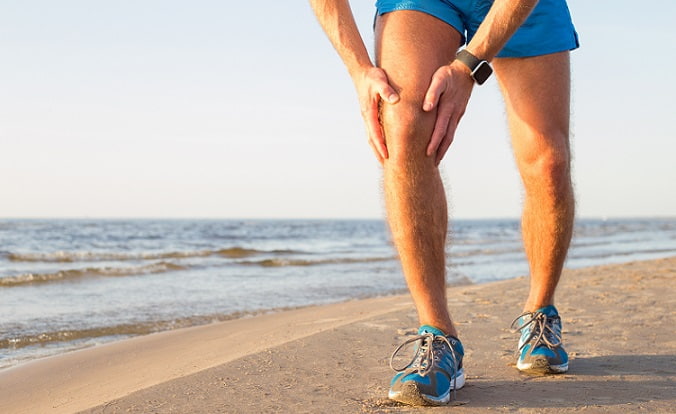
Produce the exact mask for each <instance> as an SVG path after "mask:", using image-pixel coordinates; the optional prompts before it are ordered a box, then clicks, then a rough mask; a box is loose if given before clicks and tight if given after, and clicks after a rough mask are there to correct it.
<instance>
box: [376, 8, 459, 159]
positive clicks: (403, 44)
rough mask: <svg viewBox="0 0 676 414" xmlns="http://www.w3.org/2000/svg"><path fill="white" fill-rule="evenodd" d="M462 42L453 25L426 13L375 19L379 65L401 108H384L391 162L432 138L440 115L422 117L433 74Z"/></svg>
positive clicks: (402, 13) (407, 12)
mask: <svg viewBox="0 0 676 414" xmlns="http://www.w3.org/2000/svg"><path fill="white" fill-rule="evenodd" d="M460 42H461V35H460V33H459V32H458V31H457V30H456V29H454V28H453V26H451V25H449V24H448V23H445V22H444V21H442V20H439V19H437V18H436V17H433V16H431V15H428V14H426V13H423V12H419V11H413V10H399V11H394V12H391V13H386V14H383V15H381V16H379V17H378V18H377V20H376V50H375V51H376V63H377V65H378V66H379V67H381V68H382V69H383V70H384V71H385V73H386V74H387V77H388V80H389V82H390V84H391V85H392V86H393V87H394V88H395V89H396V90H397V91H398V92H399V95H400V98H401V99H400V101H399V102H398V103H396V104H393V105H389V104H385V103H384V104H383V106H382V111H381V122H382V123H383V127H384V130H385V138H386V141H387V146H388V151H389V152H390V156H391V157H393V156H394V157H396V156H397V155H404V156H406V155H405V154H406V153H407V150H410V149H413V148H415V151H416V152H419V151H422V152H423V153H424V148H425V147H426V146H427V143H428V142H429V139H430V137H431V134H432V129H433V126H434V120H435V117H436V112H429V113H428V112H423V110H422V102H423V98H424V97H425V93H426V92H427V88H428V87H429V85H430V81H431V79H432V75H433V74H434V72H435V71H436V70H437V69H438V68H439V67H441V66H442V65H446V64H448V63H450V62H451V61H452V60H453V59H454V58H455V53H456V51H457V50H458V47H459V46H460Z"/></svg>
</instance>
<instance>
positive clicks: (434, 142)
mask: <svg viewBox="0 0 676 414" xmlns="http://www.w3.org/2000/svg"><path fill="white" fill-rule="evenodd" d="M450 120H451V113H450V110H448V109H446V108H445V107H440V108H439V111H438V112H437V119H436V120H435V122H434V129H433V130H432V137H431V138H430V143H429V144H428V145H427V152H426V153H427V156H428V157H430V156H432V155H434V154H436V153H437V150H438V148H439V144H441V142H442V140H443V138H444V137H445V136H446V133H447V131H448V123H449V122H450Z"/></svg>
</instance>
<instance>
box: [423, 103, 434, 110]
mask: <svg viewBox="0 0 676 414" xmlns="http://www.w3.org/2000/svg"><path fill="white" fill-rule="evenodd" d="M430 109H432V104H431V103H429V102H425V103H424V104H423V111H429V110H430Z"/></svg>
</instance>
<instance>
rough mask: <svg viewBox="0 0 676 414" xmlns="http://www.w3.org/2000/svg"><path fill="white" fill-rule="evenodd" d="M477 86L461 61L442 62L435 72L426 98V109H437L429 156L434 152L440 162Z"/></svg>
mask: <svg viewBox="0 0 676 414" xmlns="http://www.w3.org/2000/svg"><path fill="white" fill-rule="evenodd" d="M473 86H474V80H473V79H472V77H471V76H470V73H469V69H468V68H467V67H466V66H465V65H463V64H461V63H460V62H457V63H456V62H453V63H451V64H450V65H445V66H442V67H440V68H439V69H437V71H436V72H434V75H433V76H432V81H431V83H430V87H429V88H428V89H427V93H426V94H425V100H424V101H423V111H426V112H430V111H432V110H434V109H435V108H436V109H437V119H436V121H435V123H434V131H432V138H431V139H430V143H429V145H428V146H427V156H428V157H431V156H434V157H435V163H436V164H437V165H439V163H440V162H441V160H442V159H443V158H444V155H446V151H448V148H449V147H450V146H451V143H452V142H453V137H454V136H455V130H456V129H457V127H458V123H459V122H460V119H461V118H462V116H463V115H464V114H465V108H466V107H467V102H468V101H469V97H470V95H471V93H472V87H473Z"/></svg>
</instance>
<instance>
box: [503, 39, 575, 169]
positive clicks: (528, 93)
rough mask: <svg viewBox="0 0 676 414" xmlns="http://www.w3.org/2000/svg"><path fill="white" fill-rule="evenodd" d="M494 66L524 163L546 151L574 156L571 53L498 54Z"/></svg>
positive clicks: (518, 157) (555, 155)
mask: <svg viewBox="0 0 676 414" xmlns="http://www.w3.org/2000/svg"><path fill="white" fill-rule="evenodd" d="M494 68H495V72H496V75H497V78H498V83H499V84H500V88H501V90H502V94H503V96H504V99H505V105H506V108H507V116H508V120H509V126H510V131H511V135H512V143H513V147H514V154H515V157H516V160H517V163H518V164H519V167H520V168H521V169H522V173H523V165H524V164H528V163H531V162H533V161H535V160H538V159H540V158H541V157H542V155H547V156H551V157H553V158H554V159H557V160H561V161H566V160H568V159H569V158H570V147H569V139H568V135H569V124H570V57H569V52H560V53H554V54H548V55H543V56H535V57H528V58H496V59H495V60H494Z"/></svg>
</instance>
